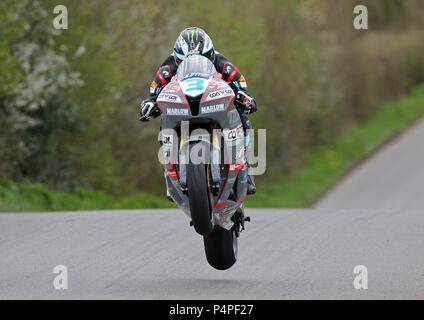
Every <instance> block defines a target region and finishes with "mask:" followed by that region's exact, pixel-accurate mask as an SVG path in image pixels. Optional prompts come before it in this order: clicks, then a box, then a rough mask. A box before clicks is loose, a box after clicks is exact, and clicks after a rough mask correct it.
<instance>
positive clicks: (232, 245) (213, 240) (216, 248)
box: [203, 226, 238, 270]
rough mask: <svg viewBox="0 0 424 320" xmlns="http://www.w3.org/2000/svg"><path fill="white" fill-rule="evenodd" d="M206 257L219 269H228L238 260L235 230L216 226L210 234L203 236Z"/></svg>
mask: <svg viewBox="0 0 424 320" xmlns="http://www.w3.org/2000/svg"><path fill="white" fill-rule="evenodd" d="M203 243H204V245H205V253H206V259H207V260H208V263H209V264H210V265H211V266H212V267H214V268H215V269H218V270H226V269H229V268H231V266H232V265H233V264H234V263H235V262H236V261H237V251H238V242H237V237H236V235H235V233H234V231H233V230H225V229H223V228H221V227H218V226H217V227H215V229H214V231H212V232H211V233H210V234H208V235H205V236H203Z"/></svg>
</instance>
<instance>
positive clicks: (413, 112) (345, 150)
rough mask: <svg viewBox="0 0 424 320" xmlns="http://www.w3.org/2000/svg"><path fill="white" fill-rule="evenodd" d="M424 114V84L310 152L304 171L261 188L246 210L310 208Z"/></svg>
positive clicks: (249, 200) (388, 103)
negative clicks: (355, 168)
mask: <svg viewBox="0 0 424 320" xmlns="http://www.w3.org/2000/svg"><path fill="white" fill-rule="evenodd" d="M423 115H424V85H421V86H418V87H416V88H415V89H414V90H412V93H411V95H409V96H408V97H406V98H404V99H402V100H399V101H393V102H387V103H385V104H384V105H383V106H382V108H381V111H380V112H379V113H377V114H375V115H373V116H372V117H370V118H368V119H367V120H365V121H364V122H363V123H361V124H360V125H359V126H357V127H354V128H352V129H351V130H350V131H348V132H347V133H346V134H344V135H343V136H342V137H340V139H338V140H337V141H336V142H335V143H332V144H330V145H327V146H324V147H321V148H319V149H317V150H316V151H314V152H312V153H310V154H309V155H308V156H307V157H306V162H305V166H304V168H303V169H301V170H300V171H298V172H296V173H293V174H291V175H289V176H287V177H285V178H284V179H282V180H281V181H278V182H275V183H272V184H269V185H266V186H264V187H261V188H260V189H259V190H258V193H257V194H256V195H255V196H253V197H248V198H247V201H246V207H251V208H305V207H309V206H310V205H311V204H313V203H314V202H315V201H316V200H318V199H319V198H320V197H321V196H322V195H324V194H325V193H326V191H328V190H329V189H330V188H331V187H332V186H333V185H334V184H335V183H337V182H338V181H339V180H340V179H341V178H342V177H343V176H344V175H345V174H346V173H347V172H348V171H349V170H350V169H351V168H352V167H353V166H354V165H355V164H357V163H358V162H359V161H360V160H361V159H364V158H365V157H366V156H368V155H369V154H371V153H372V152H373V151H375V150H376V149H378V147H380V146H381V145H382V144H384V143H385V142H386V141H388V139H390V138H391V137H393V136H394V135H396V134H399V133H401V132H402V131H404V130H405V129H407V128H408V127H410V126H411V125H412V124H413V123H414V122H415V121H416V120H418V119H419V118H420V117H421V116H423Z"/></svg>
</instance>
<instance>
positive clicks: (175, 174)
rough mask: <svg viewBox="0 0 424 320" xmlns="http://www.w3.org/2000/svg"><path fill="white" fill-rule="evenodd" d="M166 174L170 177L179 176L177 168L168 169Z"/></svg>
mask: <svg viewBox="0 0 424 320" xmlns="http://www.w3.org/2000/svg"><path fill="white" fill-rule="evenodd" d="M166 175H167V176H168V177H170V178H178V173H177V170H175V169H173V170H167V171H166Z"/></svg>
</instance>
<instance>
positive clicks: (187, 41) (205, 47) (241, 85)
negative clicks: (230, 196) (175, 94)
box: [140, 27, 258, 194]
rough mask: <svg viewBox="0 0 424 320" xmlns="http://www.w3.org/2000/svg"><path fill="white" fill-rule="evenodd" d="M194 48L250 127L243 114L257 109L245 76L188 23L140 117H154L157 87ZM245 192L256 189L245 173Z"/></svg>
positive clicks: (156, 113) (250, 177) (169, 78)
mask: <svg viewBox="0 0 424 320" xmlns="http://www.w3.org/2000/svg"><path fill="white" fill-rule="evenodd" d="M193 51H194V52H197V53H199V54H201V55H203V56H205V57H207V58H208V59H210V60H211V61H212V62H213V63H214V65H215V68H216V70H217V72H219V73H221V75H222V79H223V80H225V81H226V82H228V84H229V85H230V87H231V88H232V89H233V91H234V93H235V99H234V105H235V106H236V108H237V111H238V112H239V114H240V117H241V120H242V123H243V128H244V130H245V132H246V130H248V129H251V128H252V125H251V123H250V120H249V118H248V116H247V114H250V113H252V112H255V111H257V109H258V108H257V105H256V101H255V99H254V98H253V97H252V96H251V95H250V94H249V92H248V91H247V85H246V80H245V79H244V76H243V75H242V74H241V73H240V71H239V70H238V69H237V67H236V66H235V65H234V64H232V63H231V61H230V60H228V59H227V58H226V57H225V56H224V55H222V54H220V53H219V52H217V51H215V49H214V47H213V43H212V40H211V39H210V38H209V36H208V35H207V34H206V32H205V31H203V30H202V29H200V28H197V27H191V28H187V29H184V30H183V31H182V32H181V33H180V35H179V37H178V39H177V41H176V42H175V45H174V51H173V52H172V54H170V55H169V56H168V57H167V58H166V59H165V61H164V62H163V63H162V65H161V66H160V68H159V70H158V71H157V72H156V76H155V78H154V80H153V82H152V84H151V85H150V96H149V97H148V98H147V99H145V100H143V101H142V103H141V108H140V121H149V120H152V119H154V118H156V117H158V116H159V115H160V113H161V111H160V109H159V108H158V106H157V104H156V99H157V98H158V96H159V94H160V92H161V90H162V89H163V88H164V87H165V86H166V85H167V84H168V83H169V82H170V81H171V78H172V77H173V76H174V75H175V74H176V72H177V68H178V65H179V63H180V62H181V61H182V60H184V58H185V57H186V55H187V54H188V53H189V52H190V53H192V52H193ZM247 193H248V194H254V193H256V186H255V182H254V179H253V176H251V175H249V176H248V188H247Z"/></svg>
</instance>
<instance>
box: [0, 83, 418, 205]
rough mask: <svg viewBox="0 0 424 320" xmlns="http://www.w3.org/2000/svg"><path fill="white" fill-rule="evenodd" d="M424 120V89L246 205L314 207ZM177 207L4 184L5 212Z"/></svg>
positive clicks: (0, 189) (0, 197)
mask: <svg viewBox="0 0 424 320" xmlns="http://www.w3.org/2000/svg"><path fill="white" fill-rule="evenodd" d="M423 115H424V85H422V86H419V87H416V88H415V89H414V90H413V91H412V93H411V95H410V96H408V97H407V98H404V99H402V100H400V101H394V102H388V103H385V104H384V105H383V106H382V108H381V111H380V112H379V113H377V114H375V115H374V116H372V117H370V118H368V119H367V120H366V121H364V122H363V123H361V124H360V125H359V126H357V127H355V128H352V129H351V130H350V131H348V132H347V133H346V134H345V135H343V136H342V137H341V138H340V139H338V140H337V141H336V142H335V143H332V144H330V145H327V146H324V147H321V148H319V149H317V150H316V151H314V152H312V153H310V154H309V155H308V156H307V157H306V162H305V166H304V168H303V169H302V170H300V171H298V172H296V173H293V174H291V175H289V176H287V177H285V178H284V179H282V180H281V181H278V182H274V183H272V184H269V185H266V186H263V187H262V186H261V187H260V188H259V190H258V193H257V194H256V195H255V196H251V197H248V198H247V199H246V207H251V208H304V207H308V206H310V205H311V204H312V203H313V202H314V201H316V200H317V199H318V198H319V197H321V196H322V195H323V194H325V192H326V191H327V190H329V188H331V187H332V186H333V185H334V184H335V183H336V182H337V181H339V179H340V178H341V177H343V175H344V174H346V173H347V172H348V171H349V170H350V169H351V168H352V167H353V166H354V165H355V164H357V163H358V162H359V161H360V160H361V159H364V158H365V157H366V156H368V155H369V154H371V153H372V152H373V151H375V150H376V149H377V148H378V147H379V146H381V145H382V144H383V143H384V142H386V141H387V140H388V139H390V138H391V137H393V136H394V135H396V134H398V133H400V132H402V131H404V130H405V129H407V128H408V127H410V126H411V124H413V123H414V122H415V121H416V120H417V119H419V118H420V117H421V116H423ZM175 207H176V206H175V205H174V204H172V203H170V202H169V201H168V200H166V199H165V197H163V198H159V197H156V196H153V195H151V194H149V193H140V195H139V196H137V197H127V198H115V197H112V196H110V195H107V194H105V193H103V192H99V191H87V190H83V189H76V190H75V191H74V192H73V193H64V192H58V191H52V190H49V189H47V188H46V187H45V186H43V185H42V184H19V183H15V182H12V181H9V180H0V212H15V211H66V210H101V209H141V208H175Z"/></svg>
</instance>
